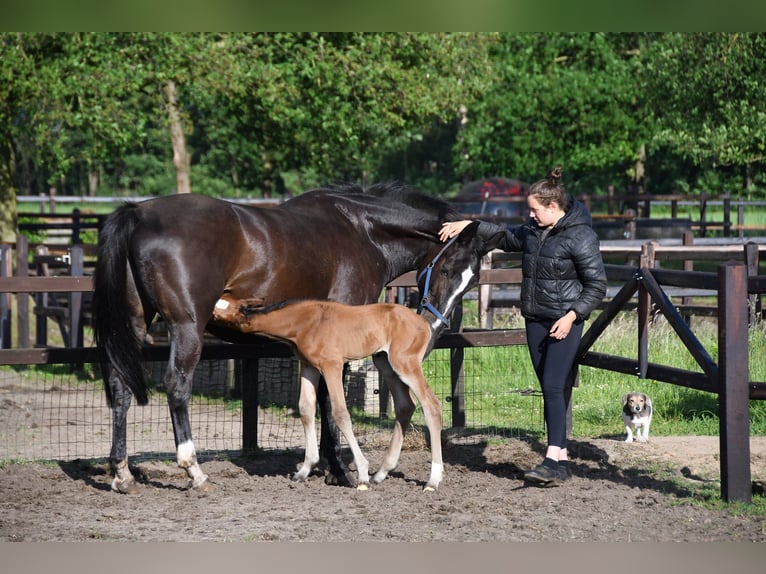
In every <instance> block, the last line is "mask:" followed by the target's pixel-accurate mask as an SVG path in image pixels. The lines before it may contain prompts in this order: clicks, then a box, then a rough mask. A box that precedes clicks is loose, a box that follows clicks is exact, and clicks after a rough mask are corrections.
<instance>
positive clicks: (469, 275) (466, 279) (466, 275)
mask: <svg viewBox="0 0 766 574" xmlns="http://www.w3.org/2000/svg"><path fill="white" fill-rule="evenodd" d="M473 277H474V273H473V270H472V269H471V268H470V266H469V267H466V268H465V270H464V271H463V272H462V273H461V274H460V285H458V287H457V289H455V291H454V292H453V293H452V295H451V296H450V298H449V299H447V304H446V305H444V307H443V309H445V310H446V309H450V308H451V307H452V305H454V303H455V300H456V299H458V298H459V297H462V296H463V291H464V290H465V289H466V288H467V287H468V284H469V283H470V282H471V279H473ZM440 310H441V309H440ZM440 323H441V321H440V320H439V319H434V322H433V323H432V325H431V328H433V329H437V328H438V327H439V324H440Z"/></svg>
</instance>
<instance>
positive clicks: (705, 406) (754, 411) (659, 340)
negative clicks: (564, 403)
mask: <svg viewBox="0 0 766 574" xmlns="http://www.w3.org/2000/svg"><path fill="white" fill-rule="evenodd" d="M594 316H595V315H594ZM475 317H476V312H475V303H474V302H470V303H467V305H466V312H465V324H466V327H469V326H470V327H475V326H476V322H477V321H476V319H475ZM692 325H693V331H694V333H695V335H696V336H697V338H698V339H699V341H700V343H701V344H702V345H703V346H704V347H705V349H706V350H707V352H708V353H709V354H710V356H711V357H713V360H715V361H717V360H718V359H717V358H718V332H717V324H716V320H715V319H705V318H699V317H695V318H693V323H692ZM521 326H523V321H522V319H521V318H520V317H519V316H518V313H515V314H513V315H512V316H511V317H510V318H509V319H508V320H507V322H506V323H505V324H502V323H500V324H498V319H497V318H496V319H495V327H496V328H500V327H506V328H520V327H521ZM586 329H587V325H586ZM637 332H638V329H637V325H636V318H635V314H634V313H633V314H631V313H623V314H621V315H620V316H618V317H617V319H616V320H615V321H614V322H613V323H612V324H611V325H610V326H609V327H607V329H606V330H605V331H604V333H603V334H602V335H601V337H599V339H598V340H597V341H596V343H595V344H594V346H593V348H592V350H593V351H595V352H600V353H608V354H611V355H617V356H620V357H626V358H631V359H636V358H637V356H638V351H637V349H638V336H637ZM435 352H437V351H435ZM466 352H467V353H468V352H471V353H472V354H476V355H479V358H478V359H475V358H471V362H470V363H469V367H467V368H466V375H467V377H470V370H479V371H480V372H481V373H482V375H481V379H480V380H479V381H478V382H477V384H476V387H477V388H478V389H480V390H481V392H480V393H474V395H473V396H472V397H471V400H473V401H476V402H477V403H478V404H476V405H473V408H475V409H478V410H480V411H481V413H482V418H483V419H484V424H485V425H487V426H498V427H504V426H507V425H508V421H509V420H512V417H513V415H514V409H516V408H519V409H524V408H528V406H529V404H528V403H529V400H528V398H527V404H526V405H523V404H522V405H520V406H518V407H516V406H514V402H519V400H521V398H520V397H519V396H518V395H513V394H509V393H508V390H509V388H510V386H511V385H510V383H509V381H513V387H514V388H532V389H535V390H537V389H538V388H539V385H538V383H537V379H536V378H535V376H534V374H533V372H532V368H531V364H530V361H529V355H528V351H527V348H526V346H523V345H521V346H514V347H508V348H495V347H489V348H483V349H472V350H467V351H466ZM749 355H750V356H749V364H750V380H751V381H766V326H765V325H763V324H760V325H758V326H757V327H755V328H751V330H750V344H749ZM649 361H650V362H651V363H656V364H659V365H666V366H670V367H676V368H680V369H685V370H690V371H694V372H698V373H701V372H702V369H701V368H700V367H699V365H697V363H696V361H695V360H694V358H693V357H692V356H691V354H690V353H689V351H688V350H687V349H686V348H685V346H684V345H683V343H682V341H681V340H680V338H679V337H678V336H677V335H676V333H675V331H674V330H673V329H672V327H671V326H670V325H669V324H668V323H667V321H665V320H664V319H662V318H660V319H659V320H658V322H657V323H656V324H654V325H652V326H651V327H650V331H649ZM426 377H427V378H428V380H429V382H431V383H432V384H434V381H435V382H436V384H434V387H435V390H436V391H437V394H440V395H441V394H449V387H448V386H447V388H444V385H443V383H441V381H443V380H444V379H445V377H446V380H447V381H449V363H448V361H447V360H438V361H435V362H434V365H433V366H431V365H430V363H429V362H428V361H427V363H426ZM440 385H441V386H440ZM630 391H640V392H645V393H646V394H648V395H649V396H650V397H651V398H652V401H653V403H654V405H655V414H654V419H653V422H652V434H654V435H657V436H662V435H718V434H719V428H718V422H719V420H718V396H717V395H715V394H713V393H708V392H704V391H698V390H695V389H689V388H686V387H681V386H677V385H673V384H670V383H664V382H660V381H655V380H652V379H639V378H638V377H637V376H630V375H625V374H622V373H615V372H611V371H607V370H603V369H596V368H592V367H586V366H583V367H581V368H580V384H579V386H578V387H577V388H575V389H574V392H573V434H574V436H575V437H582V438H586V437H606V436H615V435H619V434H621V433H622V432H624V429H623V428H622V423H621V421H620V418H619V416H618V415H619V409H620V407H621V403H620V400H621V397H622V395H624V394H625V393H627V392H630ZM467 400H468V399H467ZM447 408H448V407H445V410H446V409H447ZM750 433H751V435H766V401H750Z"/></svg>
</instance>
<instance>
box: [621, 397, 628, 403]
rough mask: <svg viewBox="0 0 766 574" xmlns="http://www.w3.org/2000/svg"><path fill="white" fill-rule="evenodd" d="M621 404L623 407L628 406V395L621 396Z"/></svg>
mask: <svg viewBox="0 0 766 574" xmlns="http://www.w3.org/2000/svg"><path fill="white" fill-rule="evenodd" d="M622 404H623V405H626V404H628V395H622Z"/></svg>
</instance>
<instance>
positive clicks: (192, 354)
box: [164, 323, 207, 488]
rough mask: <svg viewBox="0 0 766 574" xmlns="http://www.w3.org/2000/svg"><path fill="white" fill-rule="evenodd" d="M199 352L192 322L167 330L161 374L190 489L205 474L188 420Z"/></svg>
mask: <svg viewBox="0 0 766 574" xmlns="http://www.w3.org/2000/svg"><path fill="white" fill-rule="evenodd" d="M201 353H202V333H200V331H199V328H198V327H197V325H195V324H194V323H184V324H177V323H176V324H173V325H171V327H170V359H169V361H168V367H167V370H166V371H165V378H164V380H165V390H166V392H167V397H168V407H169V408H170V418H171V420H172V422H173V434H174V436H175V442H176V456H177V460H178V466H180V467H181V468H183V469H185V470H186V474H188V475H189V478H190V479H191V484H190V486H191V487H192V488H198V487H200V486H202V485H203V484H205V482H206V481H207V475H206V474H205V473H203V472H202V469H201V468H200V466H199V463H198V462H197V452H196V450H195V449H194V442H193V440H192V432H191V422H190V419H189V400H190V399H191V391H192V382H193V379H194V369H195V368H196V366H197V363H198V362H199V358H200V354H201Z"/></svg>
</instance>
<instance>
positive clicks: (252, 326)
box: [213, 294, 444, 490]
mask: <svg viewBox="0 0 766 574" xmlns="http://www.w3.org/2000/svg"><path fill="white" fill-rule="evenodd" d="M261 303H262V301H261V300H259V299H234V298H231V297H230V296H229V295H228V294H224V295H223V296H222V297H221V298H220V299H219V300H218V302H217V303H216V306H215V309H214V311H213V320H214V322H216V323H218V324H222V325H225V326H228V327H232V328H235V329H237V330H239V331H242V332H245V333H256V334H261V335H265V336H267V337H270V338H273V339H277V340H280V341H285V342H287V343H289V344H291V345H292V347H293V349H294V351H295V354H296V355H297V356H298V358H299V359H300V360H301V362H302V365H301V388H300V399H299V401H298V409H299V411H300V415H301V422H302V423H303V430H304V433H305V437H306V455H305V459H304V461H303V466H302V467H301V468H300V470H299V471H298V472H297V473H296V474H295V475H294V476H293V480H305V479H306V478H307V477H308V475H309V473H310V472H311V471H312V469H313V468H314V467H315V466H316V464H317V463H318V462H319V449H318V447H317V436H316V426H315V418H316V389H317V385H318V383H319V377H320V374H321V375H324V378H325V380H326V381H327V389H328V392H329V395H330V401H331V403H332V415H333V418H334V419H335V422H336V424H337V425H338V428H339V429H340V431H341V432H342V433H343V436H344V437H345V438H346V441H348V444H349V447H350V448H351V452H352V453H353V455H354V462H355V463H356V468H357V474H358V485H357V488H358V489H360V490H366V489H367V488H368V485H369V482H370V476H369V463H368V461H367V459H366V458H365V457H364V455H363V454H362V451H361V449H360V448H359V444H358V443H357V441H356V438H355V437H354V432H353V429H352V426H351V417H350V415H349V413H348V409H347V407H346V399H345V396H344V393H343V364H344V363H346V362H348V361H350V360H354V359H362V358H364V357H368V356H370V355H374V356H375V357H374V358H375V359H377V360H376V361H375V364H376V366H378V368H379V369H380V368H383V369H385V370H387V371H388V374H390V375H392V376H391V377H390V378H389V377H386V381H387V383H388V385H389V390H390V392H391V395H392V397H393V401H394V410H395V412H396V424H395V425H394V431H393V436H392V437H391V443H390V445H389V447H388V450H387V451H386V454H385V456H384V458H383V462H382V464H381V466H380V470H378V471H377V472H376V473H375V475H374V476H373V478H372V480H373V482H375V483H380V482H382V481H383V479H385V478H386V476H388V473H389V472H391V471H392V470H393V469H394V468H396V465H397V464H398V462H399V455H400V454H401V450H402V442H403V441H404V433H405V431H406V430H407V427H408V426H409V424H410V420H411V419H412V415H413V413H414V412H415V403H414V402H413V400H412V398H411V396H410V393H409V391H408V389H411V390H412V392H413V393H414V395H415V397H416V398H417V399H418V401H419V402H420V404H421V406H422V407H423V414H424V415H425V419H426V425H427V426H428V432H429V435H430V438H431V475H430V477H429V479H428V482H427V483H426V486H425V490H435V489H436V488H437V487H438V486H439V482H441V479H442V475H443V472H444V464H443V462H442V451H441V430H442V412H441V404H440V403H439V399H438V398H437V397H436V395H435V394H434V392H433V390H431V388H430V387H429V386H428V383H427V382H426V379H425V376H424V375H423V359H424V358H425V355H426V351H427V349H428V345H429V342H430V339H431V328H430V327H429V325H428V322H427V321H426V319H424V318H423V317H421V316H420V315H417V314H416V313H415V312H414V311H412V310H411V309H408V308H407V307H404V306H402V305H397V304H388V303H377V304H370V305H345V304H343V303H337V302H335V301H316V300H299V301H295V302H285V303H280V304H277V305H271V306H268V307H263V306H261V305H260V304H261ZM378 353H385V354H386V356H387V360H386V361H381V360H380V358H381V355H377V354H378Z"/></svg>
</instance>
